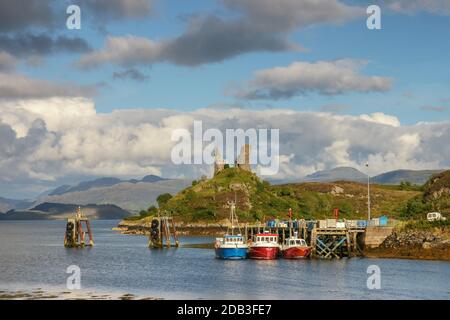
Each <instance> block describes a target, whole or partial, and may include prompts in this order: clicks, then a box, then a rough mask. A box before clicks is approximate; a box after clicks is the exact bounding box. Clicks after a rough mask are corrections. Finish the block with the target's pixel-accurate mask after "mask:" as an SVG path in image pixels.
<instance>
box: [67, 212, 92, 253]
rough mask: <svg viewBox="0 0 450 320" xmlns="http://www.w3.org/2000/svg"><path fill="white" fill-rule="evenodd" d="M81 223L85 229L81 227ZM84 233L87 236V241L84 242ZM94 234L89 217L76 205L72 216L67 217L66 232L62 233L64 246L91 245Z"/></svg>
mask: <svg viewBox="0 0 450 320" xmlns="http://www.w3.org/2000/svg"><path fill="white" fill-rule="evenodd" d="M83 223H84V225H85V229H83ZM86 234H87V235H88V236H89V242H88V243H86V242H85V239H86ZM93 245H94V236H93V235H92V229H91V224H90V222H89V219H88V218H87V217H86V216H85V215H84V214H83V213H82V212H81V208H80V207H78V209H77V212H76V214H75V216H74V217H72V218H69V219H67V224H66V233H65V235H64V246H65V247H67V248H79V247H84V246H91V247H92V246H93Z"/></svg>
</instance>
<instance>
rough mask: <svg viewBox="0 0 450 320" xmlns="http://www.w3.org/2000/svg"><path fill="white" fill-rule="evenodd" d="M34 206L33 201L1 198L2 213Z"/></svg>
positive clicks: (0, 209)
mask: <svg viewBox="0 0 450 320" xmlns="http://www.w3.org/2000/svg"><path fill="white" fill-rule="evenodd" d="M32 205H33V201H29V200H16V199H7V198H2V197H0V213H1V212H7V211H9V210H11V209H18V210H23V209H27V208H29V207H31V206H32Z"/></svg>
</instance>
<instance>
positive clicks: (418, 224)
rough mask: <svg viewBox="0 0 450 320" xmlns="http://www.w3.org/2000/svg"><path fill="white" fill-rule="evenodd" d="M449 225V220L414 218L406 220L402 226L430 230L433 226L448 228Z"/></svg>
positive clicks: (403, 227)
mask: <svg viewBox="0 0 450 320" xmlns="http://www.w3.org/2000/svg"><path fill="white" fill-rule="evenodd" d="M449 226H450V220H449V219H447V220H438V221H428V220H414V221H408V222H407V223H405V224H404V225H403V226H402V229H403V230H407V231H408V230H430V229H434V228H448V227H449Z"/></svg>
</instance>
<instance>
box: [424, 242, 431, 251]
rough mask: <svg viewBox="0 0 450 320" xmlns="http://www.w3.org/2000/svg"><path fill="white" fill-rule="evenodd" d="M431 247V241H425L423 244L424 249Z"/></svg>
mask: <svg viewBox="0 0 450 320" xmlns="http://www.w3.org/2000/svg"><path fill="white" fill-rule="evenodd" d="M431 248H433V244H432V243H430V242H424V243H423V244H422V249H425V250H427V249H431Z"/></svg>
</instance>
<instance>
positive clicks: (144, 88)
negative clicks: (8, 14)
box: [20, 1, 450, 124]
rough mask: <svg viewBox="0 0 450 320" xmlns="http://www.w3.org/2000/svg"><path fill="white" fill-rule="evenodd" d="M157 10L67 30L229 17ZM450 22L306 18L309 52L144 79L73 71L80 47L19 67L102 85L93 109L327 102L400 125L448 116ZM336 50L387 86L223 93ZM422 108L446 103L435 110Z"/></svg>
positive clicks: (241, 59)
mask: <svg viewBox="0 0 450 320" xmlns="http://www.w3.org/2000/svg"><path fill="white" fill-rule="evenodd" d="M382 9H383V7H382ZM153 11H154V12H153V13H152V14H151V15H150V16H149V17H146V18H143V19H136V20H131V21H120V20H111V21H107V23H106V24H104V25H103V27H105V28H106V29H107V33H105V32H102V31H99V30H98V26H95V25H93V24H92V23H91V22H90V21H83V20H82V23H83V25H82V30H70V31H69V30H67V31H64V34H67V35H68V36H80V37H82V38H84V39H86V40H87V41H88V42H89V43H90V45H91V46H92V47H94V48H101V47H102V46H103V45H104V42H105V37H106V35H113V36H126V35H135V36H140V37H148V38H150V39H164V38H168V37H174V36H177V35H179V34H181V33H182V32H183V30H184V28H185V27H186V19H188V18H187V17H189V15H193V14H208V13H217V14H222V16H232V15H235V13H233V12H230V11H229V10H227V9H225V8H224V7H223V6H222V5H220V4H219V3H217V2H215V1H158V2H156V4H155V7H154V10H153ZM82 14H83V7H82ZM82 17H83V16H82ZM449 29H450V19H449V17H448V16H445V15H436V14H431V13H427V12H422V11H420V12H416V13H414V14H396V13H395V12H391V11H388V10H382V30H372V31H371V30H368V29H367V28H366V23H365V19H364V18H363V19H357V20H355V21H352V22H349V23H345V24H343V25H338V26H337V25H317V26H309V27H306V28H302V29H301V30H296V31H294V32H293V33H292V34H291V35H289V37H290V39H291V40H292V41H294V42H295V43H298V44H300V45H301V46H303V47H305V48H306V49H307V50H308V52H275V53H274V52H270V53H269V52H249V53H245V54H243V55H237V56H234V57H231V58H229V59H227V60H225V61H220V62H214V63H209V64H204V65H200V66H194V67H190V66H177V65H173V64H169V63H166V62H162V63H155V64H153V65H141V66H139V71H141V72H142V73H144V74H146V75H147V76H148V77H149V79H148V80H146V81H143V82H137V81H131V80H117V79H116V80H113V79H112V74H113V73H114V72H115V71H117V70H120V68H117V67H115V66H103V67H100V68H98V69H95V70H89V71H85V70H77V69H76V68H74V67H73V66H72V64H73V62H74V60H75V59H76V55H74V54H70V53H63V54H57V55H54V56H51V57H49V58H47V59H46V60H45V62H44V63H43V64H42V65H40V66H37V67H30V66H26V65H24V66H21V68H20V69H21V70H23V72H25V73H26V74H29V75H30V76H34V77H37V78H40V79H48V80H52V81H57V82H59V81H73V82H76V83H79V84H92V83H103V84H104V87H103V88H102V89H101V90H100V92H99V93H98V95H96V96H95V97H94V101H95V103H96V106H97V110H98V111H99V112H109V111H111V110H113V109H116V108H120V109H124V108H171V109H177V110H194V109H198V108H202V107H207V106H211V105H218V104H220V105H222V104H224V105H225V104H230V105H239V106H244V107H247V108H265V107H267V106H270V107H273V108H277V107H281V108H293V109H295V110H308V111H320V110H321V108H322V107H323V106H324V105H345V106H347V107H348V108H347V109H345V113H347V114H353V115H356V114H362V113H372V112H384V113H388V114H391V115H395V116H397V117H398V118H399V119H400V121H401V122H402V123H403V124H413V123H416V122H419V121H440V120H444V119H448V118H449V111H448V108H449V102H448V99H449V98H450V94H449V91H450V90H449V83H450V72H449V71H450V70H449V69H450V68H449V65H448V52H449V51H450V50H449V49H450V44H449V42H448V41H446V40H445V39H446V38H447V37H446V35H448V30H449ZM342 58H352V59H363V60H368V61H369V64H368V65H367V66H366V67H365V68H364V69H363V70H362V71H361V72H362V73H363V74H366V75H379V76H385V77H391V78H393V85H392V88H391V90H389V91H388V92H381V93H380V92H374V93H353V92H349V93H344V94H339V95H334V96H323V95H320V94H316V93H310V94H306V95H304V96H296V97H293V98H289V99H282V100H277V101H269V100H258V101H243V100H242V99H236V98H233V97H229V96H226V95H225V94H224V92H225V90H226V88H227V86H229V85H230V83H237V84H242V83H244V82H245V81H248V80H249V79H251V77H252V75H253V73H254V72H255V71H257V70H261V69H268V68H273V67H278V66H288V65H289V64H291V63H292V62H294V61H310V62H314V61H320V60H336V59H342ZM424 107H438V108H439V110H440V109H443V108H447V110H445V111H441V112H438V111H431V110H429V109H432V108H425V109H424Z"/></svg>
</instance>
